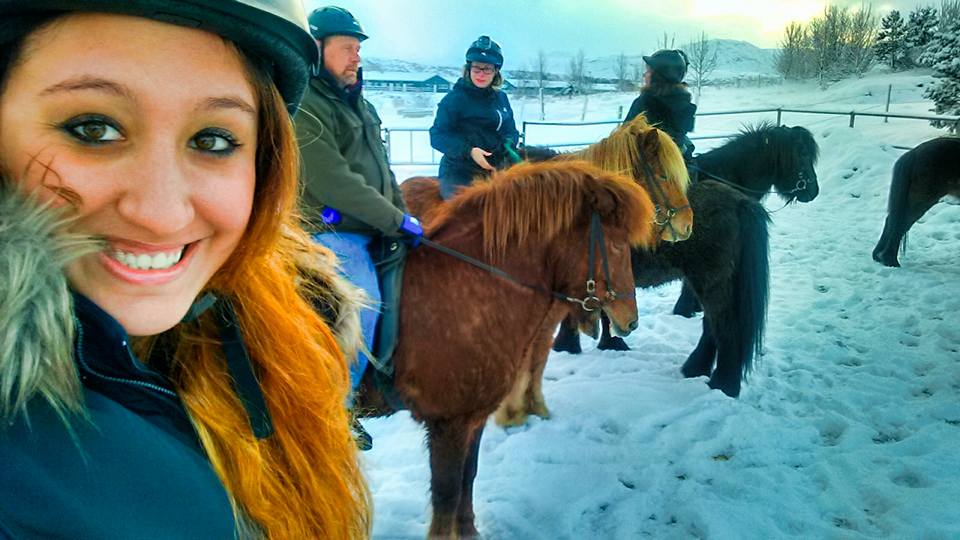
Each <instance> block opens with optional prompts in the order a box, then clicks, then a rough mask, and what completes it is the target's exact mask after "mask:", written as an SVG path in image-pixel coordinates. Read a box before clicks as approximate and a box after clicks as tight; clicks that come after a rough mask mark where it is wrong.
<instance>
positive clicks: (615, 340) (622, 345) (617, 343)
mask: <svg viewBox="0 0 960 540" xmlns="http://www.w3.org/2000/svg"><path fill="white" fill-rule="evenodd" d="M597 348H598V349H600V350H601V351H629V350H630V347H629V346H627V342H626V341H624V340H623V338H619V337H616V336H613V337H611V338H610V339H607V340H601V341H600V343H598V344H597Z"/></svg>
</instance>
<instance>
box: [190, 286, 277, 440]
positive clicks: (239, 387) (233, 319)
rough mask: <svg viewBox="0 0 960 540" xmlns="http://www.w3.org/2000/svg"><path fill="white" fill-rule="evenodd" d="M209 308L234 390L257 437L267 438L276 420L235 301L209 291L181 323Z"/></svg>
mask: <svg viewBox="0 0 960 540" xmlns="http://www.w3.org/2000/svg"><path fill="white" fill-rule="evenodd" d="M210 308H213V310H214V316H215V317H216V322H217V328H218V329H219V330H220V344H221V347H222V348H223V356H224V359H225V360H226V362H227V371H228V372H229V373H230V380H231V381H232V382H233V390H234V392H236V394H237V397H238V398H240V402H241V403H242V404H243V408H244V410H246V412H247V419H248V420H249V422H250V428H251V430H252V431H253V434H254V436H256V437H257V438H258V439H266V438H268V437H270V436H271V435H273V419H272V418H271V417H270V409H269V408H268V407H267V402H266V399H265V398H264V396H263V390H262V389H261V388H260V381H259V380H258V379H257V374H256V371H255V369H254V366H253V362H251V361H250V354H249V353H248V352H247V346H246V345H245V344H244V342H243V333H242V332H241V330H240V324H239V322H238V320H237V313H236V311H235V310H234V309H233V302H231V301H230V299H229V298H227V297H221V296H217V295H216V294H215V293H213V292H211V291H207V292H206V293H204V294H203V295H202V296H200V298H198V299H197V300H196V301H194V302H193V305H192V306H190V309H189V310H187V314H186V315H184V317H183V319H181V322H186V323H189V322H193V321H196V320H197V319H198V318H199V317H200V316H201V315H203V314H204V313H206V312H207V311H208V310H210Z"/></svg>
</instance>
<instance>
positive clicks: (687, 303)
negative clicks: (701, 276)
mask: <svg viewBox="0 0 960 540" xmlns="http://www.w3.org/2000/svg"><path fill="white" fill-rule="evenodd" d="M698 311H703V306H701V305H700V301H699V300H697V295H696V293H694V292H693V289H692V288H691V287H690V284H689V283H687V280H683V288H682V289H680V298H678V299H677V303H676V304H675V305H674V306H673V314H674V315H680V316H681V317H687V318H690V317H693V316H694V314H696V313H697V312H698Z"/></svg>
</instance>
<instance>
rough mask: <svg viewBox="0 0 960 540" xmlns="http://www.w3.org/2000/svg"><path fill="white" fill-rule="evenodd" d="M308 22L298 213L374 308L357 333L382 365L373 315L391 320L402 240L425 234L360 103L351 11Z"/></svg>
mask: <svg viewBox="0 0 960 540" xmlns="http://www.w3.org/2000/svg"><path fill="white" fill-rule="evenodd" d="M309 22H310V32H311V34H312V35H313V38H314V39H315V40H316V42H317V46H318V47H319V49H320V57H321V66H320V68H319V69H318V70H317V73H314V76H313V77H312V78H311V80H310V84H309V86H308V87H307V92H306V95H305V96H304V98H303V102H302V104H301V105H300V109H299V111H298V113H297V115H296V118H295V123H296V130H297V138H298V140H299V141H300V144H301V153H302V159H303V169H302V173H301V178H302V183H303V196H302V199H301V211H302V214H303V216H304V218H305V221H306V226H307V228H308V229H309V230H310V231H311V232H312V233H313V235H314V239H315V240H316V241H317V242H320V243H322V244H324V245H325V246H327V247H328V248H330V249H331V250H332V251H333V252H334V253H336V254H337V256H338V258H339V259H340V262H341V265H342V271H343V273H344V274H345V275H346V276H347V277H348V278H349V279H350V280H351V281H352V282H353V283H354V284H355V285H357V286H359V287H361V288H363V289H364V290H365V291H366V292H367V294H368V295H369V297H370V299H371V300H372V302H373V304H374V309H365V310H364V311H363V312H362V313H361V326H362V330H363V335H364V340H365V343H366V346H367V349H368V351H370V352H371V353H372V354H373V355H374V357H380V358H384V357H388V356H389V351H387V352H384V350H385V349H389V348H390V347H391V346H392V343H387V341H391V340H384V341H385V343H382V344H381V343H375V340H374V336H375V333H376V329H377V318H378V317H377V311H375V310H376V309H379V310H380V311H381V313H383V314H384V321H388V320H391V318H390V317H388V316H387V314H394V313H395V311H396V308H397V306H398V300H399V298H398V296H399V294H398V293H399V291H398V288H397V287H398V286H399V283H400V271H401V268H402V262H403V257H404V254H405V252H406V245H405V243H404V242H402V241H401V239H403V238H404V237H406V239H407V240H408V242H409V243H410V244H411V245H416V243H417V239H418V238H419V237H420V236H422V235H423V229H422V228H421V227H420V224H419V222H418V221H417V220H416V218H413V217H412V216H410V215H409V214H407V210H406V206H405V205H404V202H403V198H402V197H401V194H400V188H399V186H398V185H397V180H396V177H395V176H394V174H393V172H392V171H391V170H390V166H389V163H388V156H387V151H386V148H385V146H384V144H383V140H382V139H381V138H380V117H379V116H377V111H376V109H375V108H374V107H373V105H372V104H371V103H370V102H369V101H367V100H366V99H364V98H363V95H362V87H363V75H362V69H361V67H360V42H361V41H363V40H365V39H367V35H366V34H365V33H364V32H363V29H362V28H361V27H360V23H359V22H357V20H356V18H354V16H353V15H352V14H351V13H350V12H349V11H347V10H345V9H343V8H340V7H336V6H326V7H322V8H319V9H317V10H314V11H313V13H311V14H310V17H309ZM392 320H395V319H392ZM378 348H379V349H380V350H379V351H378V350H377V349H378ZM381 354H382V356H381ZM369 360H370V358H368V356H367V355H366V354H364V353H360V357H359V358H358V359H357V362H356V363H355V364H353V366H352V367H351V372H350V379H351V384H352V387H353V388H354V389H356V387H357V385H358V384H359V382H360V378H361V376H362V375H363V372H364V370H365V369H366V366H367V364H368V362H369ZM374 362H375V363H376V358H374ZM378 367H380V366H378ZM357 427H359V426H357ZM361 429H362V428H361Z"/></svg>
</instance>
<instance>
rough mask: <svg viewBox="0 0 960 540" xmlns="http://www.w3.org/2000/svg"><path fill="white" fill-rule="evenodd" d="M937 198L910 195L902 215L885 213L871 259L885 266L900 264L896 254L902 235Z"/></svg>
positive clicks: (938, 198)
mask: <svg viewBox="0 0 960 540" xmlns="http://www.w3.org/2000/svg"><path fill="white" fill-rule="evenodd" d="M941 196H942V195H941ZM939 200H940V197H934V198H931V199H924V200H918V199H916V198H914V197H910V198H909V201H908V207H907V208H906V210H904V215H897V213H896V212H892V213H890V214H889V215H887V219H886V221H885V222H884V224H883V233H882V234H881V235H880V240H879V241H878V242H877V247H875V248H873V260H875V261H877V262H878V263H881V264H883V265H885V266H900V260H899V259H898V257H897V255H898V252H899V251H900V245H901V243H902V242H903V237H904V236H905V235H906V234H907V231H909V230H910V227H913V224H914V223H916V222H917V220H918V219H920V218H921V217H923V214H925V213H927V210H929V209H930V208H932V207H933V205H934V204H936V203H937V201H939Z"/></svg>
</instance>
